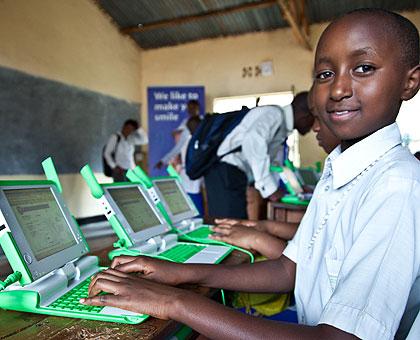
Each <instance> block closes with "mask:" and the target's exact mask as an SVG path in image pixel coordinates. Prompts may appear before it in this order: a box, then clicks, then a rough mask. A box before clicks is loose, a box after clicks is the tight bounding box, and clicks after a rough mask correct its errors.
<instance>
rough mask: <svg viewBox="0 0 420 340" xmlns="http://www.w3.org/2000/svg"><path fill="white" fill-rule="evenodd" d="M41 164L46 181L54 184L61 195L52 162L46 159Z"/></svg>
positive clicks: (58, 180) (60, 188) (59, 184)
mask: <svg viewBox="0 0 420 340" xmlns="http://www.w3.org/2000/svg"><path fill="white" fill-rule="evenodd" d="M41 164H42V168H43V169H44V173H45V176H46V177H47V179H48V180H49V181H51V182H54V184H55V186H56V187H57V189H58V192H59V193H60V194H61V193H63V188H62V187H61V183H60V179H59V178H58V174H57V171H56V170H55V166H54V162H53V160H52V158H51V157H48V158H47V159H45V160H44V161H43V162H42V163H41Z"/></svg>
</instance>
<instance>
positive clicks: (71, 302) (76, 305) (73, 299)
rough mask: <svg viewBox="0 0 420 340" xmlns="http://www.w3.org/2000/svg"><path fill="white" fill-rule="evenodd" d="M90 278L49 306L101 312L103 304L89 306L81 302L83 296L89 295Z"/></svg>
mask: <svg viewBox="0 0 420 340" xmlns="http://www.w3.org/2000/svg"><path fill="white" fill-rule="evenodd" d="M89 283H90V278H89V279H87V280H85V281H83V282H82V283H81V284H79V285H78V286H76V287H74V288H73V289H72V290H70V291H68V292H67V293H66V294H64V295H63V296H62V297H60V298H58V299H57V300H55V301H54V302H53V303H52V304H51V305H49V306H48V308H52V309H59V310H68V311H73V312H88V313H99V312H100V311H101V310H102V309H103V308H104V307H101V306H99V307H98V306H88V305H83V304H81V303H80V302H79V300H80V299H81V298H86V297H87V295H88V288H89Z"/></svg>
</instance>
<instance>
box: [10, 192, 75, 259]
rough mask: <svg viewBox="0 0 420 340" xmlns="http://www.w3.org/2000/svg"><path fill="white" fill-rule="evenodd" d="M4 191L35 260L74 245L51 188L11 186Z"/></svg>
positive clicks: (71, 234)
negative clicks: (14, 187) (15, 187)
mask: <svg viewBox="0 0 420 340" xmlns="http://www.w3.org/2000/svg"><path fill="white" fill-rule="evenodd" d="M4 194H5V196H6V198H7V201H8V202H9V204H10V206H11V208H12V210H13V212H14V214H15V216H16V219H17V221H18V222H19V224H20V226H21V228H22V231H23V234H24V235H25V238H26V240H27V241H28V244H29V246H30V247H31V250H32V252H33V254H34V256H35V258H36V259H37V260H38V261H40V260H42V259H44V258H46V257H48V256H51V255H53V254H55V253H58V252H60V251H62V250H64V249H67V248H69V247H71V246H73V245H75V244H76V239H75V238H74V236H73V233H72V232H71V229H70V226H69V225H68V223H67V221H66V219H65V217H64V215H63V213H62V211H61V209H60V207H59V205H58V203H57V201H56V199H55V197H54V195H53V193H52V192H51V189H49V188H36V189H35V188H34V189H13V190H5V191H4Z"/></svg>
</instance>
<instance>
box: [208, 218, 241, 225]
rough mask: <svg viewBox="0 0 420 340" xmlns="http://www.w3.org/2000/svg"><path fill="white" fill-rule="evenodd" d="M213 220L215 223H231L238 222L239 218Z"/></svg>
mask: <svg viewBox="0 0 420 340" xmlns="http://www.w3.org/2000/svg"><path fill="white" fill-rule="evenodd" d="M214 222H215V223H216V224H228V225H233V224H236V223H239V220H234V219H231V218H220V219H219V218H216V219H215V220H214Z"/></svg>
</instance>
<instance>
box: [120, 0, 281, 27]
mask: <svg viewBox="0 0 420 340" xmlns="http://www.w3.org/2000/svg"><path fill="white" fill-rule="evenodd" d="M276 4H277V0H262V1H259V2H249V3H245V4H242V5H239V6H233V7H228V8H224V9H217V10H213V11H209V12H205V13H200V14H196V15H189V16H184V17H179V18H173V19H167V20H162V21H156V22H151V23H149V24H141V23H140V24H138V25H137V26H133V27H126V28H123V29H121V32H122V33H125V34H130V33H135V32H145V31H148V30H154V29H158V28H165V27H170V26H176V25H181V24H185V23H187V22H191V21H195V20H201V19H206V18H210V17H214V16H219V15H226V14H230V13H235V12H239V11H246V10H250V9H256V8H264V7H270V6H273V5H276Z"/></svg>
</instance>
